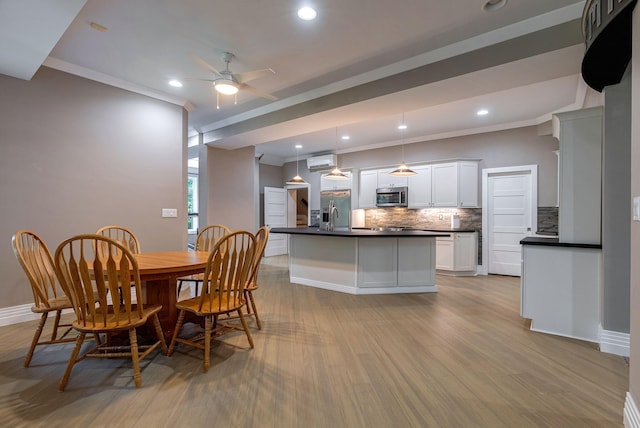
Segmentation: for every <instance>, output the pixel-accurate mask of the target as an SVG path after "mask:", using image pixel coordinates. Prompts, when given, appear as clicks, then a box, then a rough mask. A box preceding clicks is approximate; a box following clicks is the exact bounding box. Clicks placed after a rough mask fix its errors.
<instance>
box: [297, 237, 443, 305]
mask: <svg viewBox="0 0 640 428" xmlns="http://www.w3.org/2000/svg"><path fill="white" fill-rule="evenodd" d="M289 239H290V242H289V245H290V246H289V276H290V280H291V282H292V283H296V284H303V285H310V286H313V287H318V288H324V289H327V290H333V291H340V292H343V293H350V294H392V293H425V292H436V291H438V290H437V287H436V284H435V276H436V275H435V273H436V271H435V264H436V238H435V236H420V237H413V236H412V237H398V236H380V237H372V236H366V237H356V236H349V237H347V236H326V235H302V234H300V235H298V234H291V235H289Z"/></svg>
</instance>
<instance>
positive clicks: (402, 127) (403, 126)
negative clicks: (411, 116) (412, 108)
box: [398, 123, 407, 130]
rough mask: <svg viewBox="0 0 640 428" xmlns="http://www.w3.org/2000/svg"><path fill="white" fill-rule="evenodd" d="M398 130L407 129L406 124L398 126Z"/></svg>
mask: <svg viewBox="0 0 640 428" xmlns="http://www.w3.org/2000/svg"><path fill="white" fill-rule="evenodd" d="M398 129H400V130H402V129H407V124H406V123H401V124H400V125H398Z"/></svg>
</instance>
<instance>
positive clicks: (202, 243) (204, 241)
mask: <svg viewBox="0 0 640 428" xmlns="http://www.w3.org/2000/svg"><path fill="white" fill-rule="evenodd" d="M229 233H231V229H229V228H228V227H226V226H224V225H222V224H211V225H209V226H207V227H205V228H203V229H202V230H200V232H198V236H197V237H196V245H195V250H196V251H211V250H212V249H213V247H214V246H215V244H216V242H218V240H219V239H220V238H222V237H223V236H225V235H227V234H229ZM203 278H204V275H203V274H201V273H199V274H194V275H188V276H183V277H181V278H178V297H180V292H181V291H182V283H183V282H193V283H194V284H195V295H196V296H197V295H198V286H199V285H200V284H202V280H203Z"/></svg>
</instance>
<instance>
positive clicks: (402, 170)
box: [389, 113, 418, 177]
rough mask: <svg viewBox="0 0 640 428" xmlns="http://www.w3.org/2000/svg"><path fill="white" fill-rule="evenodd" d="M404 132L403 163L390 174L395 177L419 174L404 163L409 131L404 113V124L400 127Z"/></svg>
mask: <svg viewBox="0 0 640 428" xmlns="http://www.w3.org/2000/svg"><path fill="white" fill-rule="evenodd" d="M398 128H399V129H401V131H402V133H403V134H402V163H400V166H399V167H398V168H396V169H394V170H393V171H391V172H390V173H389V175H393V176H394V177H408V176H411V175H417V174H418V173H417V172H415V171H414V170H412V169H411V168H409V167H408V166H407V164H406V163H404V130H405V129H407V125H406V124H405V123H404V113H402V124H400V126H399V127H398Z"/></svg>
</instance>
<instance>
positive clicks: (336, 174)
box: [324, 128, 349, 180]
mask: <svg viewBox="0 0 640 428" xmlns="http://www.w3.org/2000/svg"><path fill="white" fill-rule="evenodd" d="M337 148H338V128H336V149H337ZM324 178H327V179H329V180H348V179H349V177H347V176H346V175H344V174H343V173H342V171H340V168H338V165H336V167H335V168H334V169H333V171H331V172H330V173H329V174H326V175H325V176H324Z"/></svg>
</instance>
